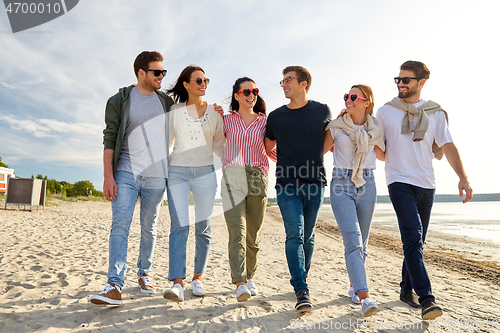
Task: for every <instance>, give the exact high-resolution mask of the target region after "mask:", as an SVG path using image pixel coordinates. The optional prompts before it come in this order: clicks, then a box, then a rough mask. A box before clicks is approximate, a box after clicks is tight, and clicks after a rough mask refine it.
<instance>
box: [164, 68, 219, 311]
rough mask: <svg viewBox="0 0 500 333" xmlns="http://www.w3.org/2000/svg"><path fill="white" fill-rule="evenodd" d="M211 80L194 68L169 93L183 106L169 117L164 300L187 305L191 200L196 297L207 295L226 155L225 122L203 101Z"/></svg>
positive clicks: (185, 71) (180, 78)
mask: <svg viewBox="0 0 500 333" xmlns="http://www.w3.org/2000/svg"><path fill="white" fill-rule="evenodd" d="M208 83H209V79H208V78H206V77H205V71H204V70H203V69H202V68H201V67H197V66H188V67H186V68H185V69H184V70H183V71H182V72H181V74H180V76H179V78H178V79H177V82H176V83H175V84H174V86H173V87H172V88H171V89H169V90H167V93H168V94H170V95H171V96H172V97H173V99H174V100H175V101H176V102H177V103H178V104H177V105H175V106H173V107H172V108H171V110H170V113H169V138H170V140H169V141H170V146H172V144H173V151H172V153H171V154H170V157H169V172H168V186H167V193H168V207H169V212H170V220H171V226H170V239H169V272H168V279H169V280H170V281H173V283H174V285H173V286H172V288H170V289H168V290H167V291H165V293H164V294H163V297H164V298H166V299H168V300H171V301H174V302H182V301H183V300H184V284H183V280H184V279H185V278H186V243H187V239H188V234H189V224H190V220H189V199H190V195H191V193H192V195H193V200H194V209H195V221H194V222H195V239H196V249H195V260H194V274H193V278H192V282H191V286H192V291H193V294H194V295H195V296H203V295H205V289H204V288H203V284H202V283H201V276H202V274H203V273H205V271H206V267H207V262H208V253H209V250H210V242H211V224H212V213H213V206H214V199H215V193H216V190H217V178H216V176H215V169H214V159H213V152H215V153H216V154H217V155H219V156H221V155H222V151H223V149H224V141H225V139H224V132H223V127H224V126H223V121H222V117H221V116H220V115H219V114H218V113H217V112H215V110H214V107H213V106H212V105H209V104H208V103H207V102H205V101H203V96H204V95H205V90H206V89H207V85H208Z"/></svg>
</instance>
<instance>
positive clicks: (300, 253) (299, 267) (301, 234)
mask: <svg viewBox="0 0 500 333" xmlns="http://www.w3.org/2000/svg"><path fill="white" fill-rule="evenodd" d="M324 190H325V189H324V188H323V186H321V185H320V184H309V185H303V186H301V187H296V186H286V187H277V188H276V193H277V199H278V206H279V207H280V211H281V216H282V217H283V223H284V225H285V233H286V241H285V255H286V260H287V263H288V270H289V271H290V275H291V279H290V284H291V285H292V286H293V289H294V290H295V294H296V295H298V294H299V293H300V292H302V291H303V290H309V288H308V286H307V282H306V279H307V274H308V272H309V268H310V267H311V259H312V255H313V252H314V229H315V228H316V220H317V218H318V212H319V209H320V207H321V204H322V203H323V194H324Z"/></svg>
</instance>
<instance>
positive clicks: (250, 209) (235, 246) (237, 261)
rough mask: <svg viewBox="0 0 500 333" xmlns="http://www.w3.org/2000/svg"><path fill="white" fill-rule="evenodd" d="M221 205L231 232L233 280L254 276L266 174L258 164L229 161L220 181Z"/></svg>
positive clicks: (229, 249) (260, 230)
mask: <svg viewBox="0 0 500 333" xmlns="http://www.w3.org/2000/svg"><path fill="white" fill-rule="evenodd" d="M221 197H222V206H223V208H224V217H225V219H226V224H227V230H228V232H229V243H228V252H229V265H230V267H231V280H232V283H237V282H246V281H247V279H252V278H253V277H254V275H255V270H256V269H257V257H258V253H259V250H260V236H261V233H262V223H263V222H264V214H265V211H266V205H267V178H266V176H265V175H264V174H263V173H262V171H260V169H259V168H257V167H252V166H250V165H247V166H241V165H232V164H230V165H228V166H227V167H226V169H225V170H224V173H223V177H222V182H221Z"/></svg>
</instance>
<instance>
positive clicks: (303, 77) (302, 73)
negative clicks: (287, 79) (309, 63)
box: [282, 66, 312, 92]
mask: <svg viewBox="0 0 500 333" xmlns="http://www.w3.org/2000/svg"><path fill="white" fill-rule="evenodd" d="M289 72H295V73H297V76H298V78H297V79H298V80H299V83H300V82H302V81H306V82H307V85H306V92H308V91H309V88H311V83H312V77H311V73H309V71H308V70H307V69H305V68H304V67H302V66H288V67H286V68H285V69H284V70H283V72H282V74H283V75H285V74H286V73H289Z"/></svg>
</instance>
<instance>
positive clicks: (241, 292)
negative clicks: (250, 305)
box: [236, 284, 250, 302]
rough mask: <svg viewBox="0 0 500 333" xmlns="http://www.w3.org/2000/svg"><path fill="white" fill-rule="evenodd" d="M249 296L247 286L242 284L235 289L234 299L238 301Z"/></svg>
mask: <svg viewBox="0 0 500 333" xmlns="http://www.w3.org/2000/svg"><path fill="white" fill-rule="evenodd" d="M249 298H250V290H248V288H247V286H245V285H244V284H242V285H241V286H239V287H238V289H236V299H237V300H238V302H245V301H247V300H248V299H249Z"/></svg>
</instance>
